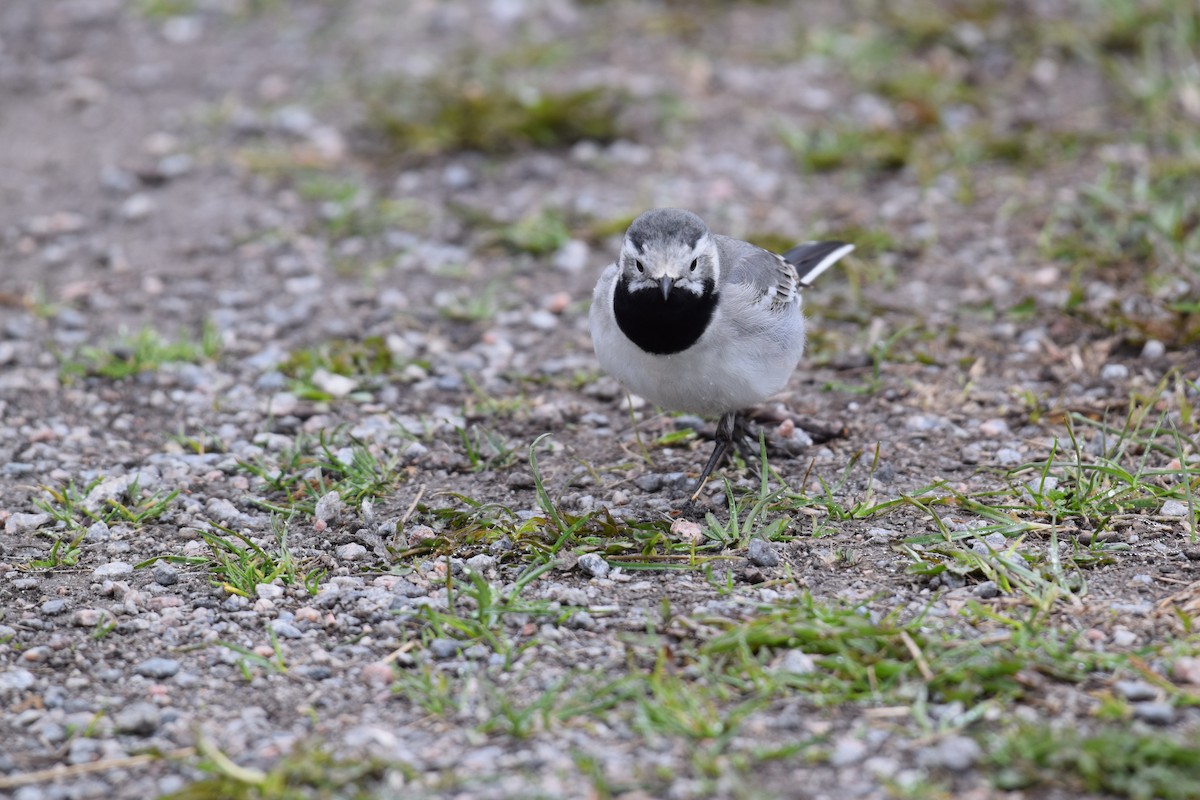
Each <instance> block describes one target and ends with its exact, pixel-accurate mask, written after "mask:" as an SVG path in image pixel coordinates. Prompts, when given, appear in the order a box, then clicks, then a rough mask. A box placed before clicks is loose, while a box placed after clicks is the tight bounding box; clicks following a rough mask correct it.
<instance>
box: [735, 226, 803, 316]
mask: <svg viewBox="0 0 1200 800" xmlns="http://www.w3.org/2000/svg"><path fill="white" fill-rule="evenodd" d="M714 238H715V239H716V241H717V249H718V251H719V252H720V256H721V272H722V276H721V280H722V281H728V282H730V283H740V284H743V285H745V286H748V287H750V289H751V290H752V292H753V295H754V297H755V298H757V304H758V305H761V306H768V307H770V308H771V309H782V308H786V307H788V306H791V305H794V304H795V302H796V298H797V296H798V292H799V288H800V278H799V276H798V275H797V273H796V268H795V267H793V266H792V265H791V264H789V263H788V262H787V261H786V260H785V259H784V257H783V256H781V255H777V254H775V253H772V252H771V251H769V250H763V249H762V248H761V247H756V246H754V245H752V244H750V243H749V242H743V241H741V240H740V239H731V238H730V237H728V236H715V237H714Z"/></svg>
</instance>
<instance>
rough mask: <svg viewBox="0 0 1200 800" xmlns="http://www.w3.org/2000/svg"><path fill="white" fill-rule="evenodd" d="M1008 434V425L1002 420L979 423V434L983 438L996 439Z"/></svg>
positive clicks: (988, 420)
mask: <svg viewBox="0 0 1200 800" xmlns="http://www.w3.org/2000/svg"><path fill="white" fill-rule="evenodd" d="M1008 432H1009V431H1008V423H1007V422H1005V421H1004V420H1002V419H987V420H984V421H983V422H981V423H979V433H980V435H981V436H987V437H989V438H991V439H995V438H997V437H999V436H1006V435H1007V434H1008Z"/></svg>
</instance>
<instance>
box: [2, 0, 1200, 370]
mask: <svg viewBox="0 0 1200 800" xmlns="http://www.w3.org/2000/svg"><path fill="white" fill-rule="evenodd" d="M0 92H2V93H3V97H4V101H3V103H0V141H3V143H4V146H3V147H2V148H0V265H2V267H0V292H2V293H3V295H2V299H3V301H4V302H5V304H7V305H9V306H12V307H24V308H30V307H36V308H38V309H40V311H39V314H40V316H41V317H42V318H43V319H51V320H57V322H58V324H56V325H52V327H53V328H54V331H53V336H54V337H55V339H56V342H57V346H59V347H60V348H64V349H66V350H70V349H72V348H77V347H78V346H79V345H81V344H84V343H85V342H90V341H92V340H93V339H94V338H95V337H97V336H101V337H114V336H122V335H123V336H125V337H126V339H129V338H130V337H136V335H137V332H138V331H139V330H141V329H143V328H144V327H146V326H149V327H151V328H153V329H155V330H158V331H160V332H162V333H163V334H164V335H174V334H173V333H172V332H171V330H170V329H171V328H172V327H175V328H179V329H181V330H183V331H186V336H188V337H191V339H192V340H194V341H195V342H196V343H198V344H199V343H200V339H199V337H201V336H203V335H204V331H208V333H210V334H212V335H214V336H216V337H218V338H220V339H222V340H223V342H224V343H225V346H226V347H228V348H230V349H231V352H235V353H237V352H245V353H253V352H257V351H258V350H260V349H261V347H262V343H263V342H264V341H275V340H280V339H281V337H283V338H285V339H286V338H287V337H293V338H295V340H296V341H298V342H308V343H312V342H319V341H322V340H325V339H328V338H329V337H336V336H357V337H362V336H364V335H373V334H375V333H380V334H381V335H382V334H383V333H384V332H386V331H395V330H397V329H399V330H402V331H403V330H414V331H417V332H418V333H423V332H424V331H426V330H428V329H429V327H430V326H431V325H432V326H435V327H436V328H437V329H439V330H443V329H450V330H458V332H457V333H454V334H453V335H450V336H449V340H451V341H452V342H459V343H461V342H463V341H474V340H475V337H476V335H477V334H478V332H479V331H480V330H482V329H485V328H486V327H487V326H488V324H489V323H492V322H494V321H496V320H501V322H503V320H505V319H508V317H505V315H506V314H507V315H514V316H513V318H518V317H519V318H521V319H526V320H528V319H533V320H534V322H535V323H536V324H540V325H541V327H540V328H538V330H542V331H550V330H557V331H558V332H559V333H560V334H562V335H561V336H560V338H559V339H558V340H557V342H556V343H555V344H554V347H558V346H559V345H560V344H562V343H563V342H567V343H568V347H569V349H571V350H572V351H580V352H586V350H587V349H588V343H587V340H586V330H585V327H584V325H583V323H582V317H583V316H584V315H583V313H582V311H583V310H584V309H585V308H586V303H587V301H588V293H589V291H590V287H591V284H592V282H594V279H595V276H596V274H597V273H598V271H599V269H600V268H602V267H603V265H604V264H605V263H607V261H608V260H609V259H610V258H611V256H612V254H613V253H614V252H615V249H616V241H617V237H619V235H620V233H621V231H622V230H623V228H624V227H625V225H626V224H627V223H628V221H629V220H630V219H632V217H633V216H634V215H636V214H637V213H638V212H639V211H641V210H643V209H645V208H647V207H650V206H659V205H674V206H682V207H686V208H690V209H692V210H694V211H696V212H698V213H700V214H701V215H702V216H704V217H705V219H706V220H707V221H708V222H709V223H710V226H711V227H712V228H713V229H714V230H717V231H719V232H723V233H727V234H731V235H734V236H740V237H746V238H749V239H751V240H753V241H755V242H758V243H760V244H762V245H764V246H766V247H770V248H774V249H782V248H785V247H787V246H789V245H790V244H792V243H794V242H796V241H798V240H803V239H809V238H815V237H840V238H843V239H845V240H847V241H850V242H853V243H854V244H856V245H857V247H858V251H857V253H856V254H855V257H854V258H853V259H851V260H850V261H848V262H847V263H846V264H845V265H844V266H843V267H842V268H841V270H840V274H835V275H831V276H829V277H828V278H827V280H826V281H824V282H823V283H824V286H823V287H821V289H820V295H819V297H818V298H814V300H812V301H810V314H811V315H814V316H816V317H817V318H819V319H821V320H822V323H821V324H820V325H819V326H817V328H816V330H815V332H814V336H813V340H812V351H813V356H814V358H816V359H818V360H820V359H822V358H824V359H827V360H828V359H833V358H838V357H846V354H847V353H849V354H851V356H850V357H854V356H853V354H855V353H858V354H859V356H861V355H862V354H864V353H869V352H870V351H871V348H873V347H878V346H879V343H880V342H885V341H887V340H888V337H889V336H893V335H895V334H896V333H897V332H900V331H904V332H906V333H905V336H906V337H907V338H909V339H911V340H912V342H913V343H914V344H913V346H914V347H917V349H918V350H922V349H923V350H927V351H930V352H929V353H927V354H926V355H927V357H929V358H937V357H940V356H939V353H938V352H936V351H944V350H945V348H946V346H947V340H945V339H944V338H942V337H941V336H940V333H941V332H946V331H949V330H956V329H967V328H969V329H970V332H969V333H966V334H963V335H964V336H967V337H968V339H971V340H972V341H968V342H967V344H969V345H972V346H974V341H973V340H975V339H983V340H987V341H993V340H998V341H1000V342H1002V343H1003V347H1004V348H1005V349H1007V350H1010V351H1011V350H1015V349H1020V348H1022V347H1027V348H1031V349H1037V348H1038V347H1043V345H1042V344H1038V342H1041V341H1043V340H1049V341H1051V342H1055V343H1057V346H1058V347H1064V346H1069V345H1074V344H1076V343H1078V342H1080V341H1083V342H1086V341H1090V340H1103V341H1105V342H1106V343H1107V344H1106V345H1105V347H1106V352H1107V350H1109V349H1111V348H1113V347H1117V348H1121V347H1124V348H1127V349H1129V348H1132V349H1134V350H1137V349H1139V348H1142V347H1144V346H1146V343H1147V342H1151V344H1150V348H1151V352H1150V355H1152V356H1153V355H1156V354H1159V353H1160V352H1163V351H1168V350H1175V349H1177V348H1181V347H1186V346H1188V345H1190V344H1191V343H1192V342H1193V341H1194V339H1195V337H1196V335H1197V331H1198V326H1197V323H1196V319H1197V315H1196V312H1197V311H1198V310H1200V307H1198V306H1197V299H1198V298H1197V294H1196V287H1197V283H1198V277H1197V268H1198V266H1200V246H1198V244H1200V225H1198V224H1197V223H1198V221H1200V219H1198V215H1200V211H1198V209H1200V133H1198V131H1200V11H1198V10H1197V8H1196V7H1195V5H1194V4H1193V3H1191V2H1188V1H1187V0H1141V1H1136V0H1096V1H1095V2H1070V1H1069V0H1046V1H1045V2H1041V1H1039V0H1029V1H1028V2H988V1H986V0H978V1H975V0H972V1H968V2H954V1H951V0H904V1H901V2H882V1H876V0H857V2H849V3H833V2H768V1H765V0H764V1H762V2H736V3H735V2H716V1H715V0H700V1H698V2H682V0H679V1H676V2H672V1H671V0H660V1H659V2H599V1H597V0H490V1H489V2H477V0H461V1H460V2H455V1H454V0H436V1H435V0H325V1H323V2H316V1H315V0H314V1H306V0H293V1H290V2H284V0H275V1H272V0H136V1H135V2H121V1H120V0H56V1H55V2H52V3H46V2H38V1H37V0H8V2H5V3H4V4H3V8H0ZM247 309H253V310H254V311H255V313H253V314H248V313H245V312H246V310H247ZM347 310H351V311H350V313H347ZM546 314H549V315H551V316H550V317H549V318H548V317H545V316H544V315H546ZM64 315H65V316H64ZM539 320H540V323H539ZM555 320H566V321H567V323H568V324H565V325H561V326H560V325H558V324H557V322H556V321H555ZM11 324H17V323H11ZM21 324H24V323H21ZM461 324H465V325H466V326H467V327H468V328H469V329H470V330H474V331H475V333H474V334H473V333H467V332H464V331H463V330H461V329H458V328H456V327H455V326H459V325H461ZM536 324H535V327H536ZM472 326H474V327H472ZM122 331H123V332H124V333H122ZM1030 331H1032V333H1030ZM22 335H23V334H22V333H21V331H15V332H14V331H10V338H16V339H20V338H21V337H22ZM180 335H185V334H180ZM1113 335H1115V336H1116V338H1115V339H1111V340H1110V339H1109V338H1108V337H1111V336H1113ZM922 337H924V339H925V340H926V343H925V344H919V340H920V339H921V338H922ZM1022 337H1024V338H1022ZM543 338H544V337H543ZM1031 342H1032V344H1031ZM126 344H127V346H128V341H127V342H126ZM410 344H411V343H410ZM389 346H390V347H391V348H392V353H393V354H398V355H404V354H405V353H408V352H409V350H411V347H408V346H405V345H403V344H402V343H400V342H399V341H398V340H397V339H395V338H394V337H393V339H391V344H390V345H389ZM409 355H411V353H409ZM916 357H920V353H917V355H916ZM14 358H15V356H12V355H11V354H10V356H9V360H10V361H11V360H13V359H14ZM94 366H95V365H89V364H84V365H82V369H83V370H84V371H86V370H88V369H92V368H94Z"/></svg>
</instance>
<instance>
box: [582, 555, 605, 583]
mask: <svg viewBox="0 0 1200 800" xmlns="http://www.w3.org/2000/svg"><path fill="white" fill-rule="evenodd" d="M576 563H577V566H578V567H579V570H580V571H581V572H583V573H584V574H586V575H590V576H591V577H593V578H603V577H604V576H605V575H607V574H608V570H609V566H608V562H607V561H605V560H604V558H603V557H602V556H600V555H599V554H597V553H584V554H583V555H581V556H580V557H579V561H578V562H576Z"/></svg>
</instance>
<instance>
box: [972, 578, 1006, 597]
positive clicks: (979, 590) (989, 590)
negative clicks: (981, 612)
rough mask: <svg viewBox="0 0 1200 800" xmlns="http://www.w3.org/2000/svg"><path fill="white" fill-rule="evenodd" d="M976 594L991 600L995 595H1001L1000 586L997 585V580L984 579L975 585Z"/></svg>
mask: <svg viewBox="0 0 1200 800" xmlns="http://www.w3.org/2000/svg"><path fill="white" fill-rule="evenodd" d="M975 596H976V597H982V598H983V599H984V600H991V599H992V598H993V597H999V596H1000V587H999V586H997V585H996V582H995V581H984V582H983V583H981V584H979V585H978V586H976V587H975Z"/></svg>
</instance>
